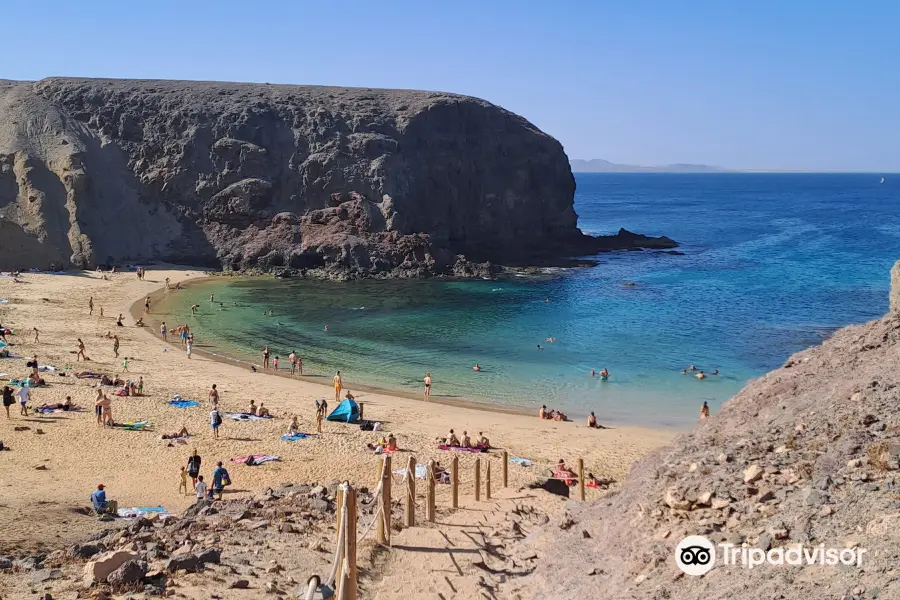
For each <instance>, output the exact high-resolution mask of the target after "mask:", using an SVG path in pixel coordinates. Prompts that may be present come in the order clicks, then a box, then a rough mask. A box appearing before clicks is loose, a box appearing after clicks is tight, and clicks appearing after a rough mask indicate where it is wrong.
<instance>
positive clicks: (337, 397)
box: [334, 371, 344, 404]
mask: <svg viewBox="0 0 900 600" xmlns="http://www.w3.org/2000/svg"><path fill="white" fill-rule="evenodd" d="M342 389H344V382H343V381H342V380H341V372H340V371H338V372H337V374H336V375H335V376H334V403H335V404H337V403H339V402H340V401H341V390H342Z"/></svg>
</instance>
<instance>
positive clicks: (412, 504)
mask: <svg viewBox="0 0 900 600" xmlns="http://www.w3.org/2000/svg"><path fill="white" fill-rule="evenodd" d="M404 516H405V517H406V519H405V521H406V526H407V527H414V526H415V524H416V457H415V456H410V457H409V460H408V461H407V463H406V514H405V515H404Z"/></svg>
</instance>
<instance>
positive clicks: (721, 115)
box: [0, 0, 900, 173]
mask: <svg viewBox="0 0 900 600" xmlns="http://www.w3.org/2000/svg"><path fill="white" fill-rule="evenodd" d="M36 4H37V5H39V6H40V8H41V11H40V15H39V20H40V29H39V32H40V33H39V35H40V39H39V40H37V43H36V40H35V31H36V30H35V29H34V28H33V27H24V26H23V27H10V28H8V30H7V32H6V36H5V41H6V42H7V45H8V47H9V48H19V49H21V50H22V51H21V52H17V53H15V60H10V61H8V63H7V64H6V65H5V66H4V68H3V69H2V70H0V78H5V79H13V80H38V79H42V78H45V77H51V76H71V77H115V78H128V79H186V80H221V81H247V82H261V83H262V82H271V83H286V84H300V85H337V86H352V87H378V88H405V89H426V90H440V91H447V92H454V93H459V94H467V95H472V96H477V97H480V98H484V99H486V100H488V101H490V102H493V103H495V104H498V105H500V106H503V107H504V108H507V109H509V110H511V111H513V112H515V113H517V114H520V115H522V116H523V117H525V118H526V119H528V120H529V121H531V122H532V123H534V124H535V125H536V126H537V127H539V128H540V129H542V130H543V131H545V132H546V133H548V134H549V135H552V136H553V137H555V138H556V139H558V140H559V141H560V142H561V143H562V144H563V146H564V147H565V150H566V153H567V154H568V156H569V157H570V158H573V159H575V158H581V159H584V160H590V159H592V158H602V159H605V160H608V161H610V162H614V163H620V164H630V165H668V164H673V163H691V164H705V165H713V166H719V167H723V168H727V169H735V170H749V171H821V172H831V171H836V172H875V173H877V172H884V173H896V172H900V143H898V140H897V132H900V111H898V110H897V106H900V76H898V74H900V67H898V66H897V63H896V57H897V56H900V36H897V35H895V33H896V31H895V27H894V25H893V24H894V23H896V22H897V17H900V8H898V7H897V6H896V5H894V4H892V3H888V2H885V1H881V0H878V1H876V2H873V3H869V4H867V5H866V10H864V11H863V10H861V9H860V8H859V7H853V6H850V5H844V4H840V3H837V2H825V3H821V2H818V3H813V2H809V1H807V0H798V1H797V2H793V3H775V2H762V3H756V4H754V5H752V6H746V7H743V6H742V7H738V8H734V7H728V6H721V5H719V4H718V3H713V2H704V1H701V2H697V3H695V4H692V5H691V8H690V10H683V9H681V8H678V7H676V6H674V5H670V4H668V3H662V2H644V3H627V4H613V3H609V2H583V1H580V0H576V1H573V2H570V3H566V4H565V5H563V6H550V5H544V4H540V3H536V2H524V3H523V2H518V3H512V2H506V1H502V0H501V1H498V2H495V3H491V5H489V6H484V5H482V3H476V2H472V1H471V0H463V1H461V2H458V3H454V4H452V5H444V6H425V5H422V4H421V3H413V2H406V1H402V2H400V1H395V2H390V3H387V4H379V5H371V4H369V3H364V2H360V1H356V0H351V1H348V2H344V3H342V4H341V6H334V5H332V4H331V3H327V2H319V1H311V2H306V3H303V4H302V5H299V4H293V3H289V2H286V1H283V0H273V2H271V3H270V4H269V5H268V6H267V8H266V10H265V11H262V10H247V7H246V5H245V4H243V3H239V2H236V1H235V0H223V1H221V2H217V3H215V4H213V3H211V2H198V3H190V4H187V3H177V2H173V1H172V0H162V1H160V2H156V3H154V4H153V5H152V6H150V5H135V6H131V5H123V4H121V3H119V2H113V1H112V0H95V1H92V2H88V3H86V4H85V3H82V4H79V5H72V4H70V3H63V2H61V1H59V0H45V1H43V2H39V3H20V4H13V5H11V6H9V7H6V9H5V17H6V20H7V22H8V23H28V22H31V21H33V20H34V19H35V17H36V14H37V10H36V8H35V5H36ZM783 4H784V5H783ZM787 4H789V5H787Z"/></svg>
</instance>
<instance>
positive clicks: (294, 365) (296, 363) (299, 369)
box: [210, 296, 340, 377]
mask: <svg viewBox="0 0 900 600" xmlns="http://www.w3.org/2000/svg"><path fill="white" fill-rule="evenodd" d="M210 298H212V296H210ZM271 354H272V352H271V351H270V350H269V347H268V346H266V347H265V348H263V352H262V355H263V369H269V368H270V367H271V369H272V370H273V371H276V372H277V371H278V361H279V360H280V359H279V356H278V355H277V354H276V355H275V358H274V359H272V360H271V361H270V357H271ZM288 361H289V362H290V365H291V377H293V376H294V375H295V374H298V373H299V374H300V376H301V377H303V358H301V357H300V356H298V355H297V352H296V351H295V350H291V353H290V354H289V355H288ZM338 375H340V372H338Z"/></svg>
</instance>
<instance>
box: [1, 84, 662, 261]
mask: <svg viewBox="0 0 900 600" xmlns="http://www.w3.org/2000/svg"><path fill="white" fill-rule="evenodd" d="M574 190H575V181H574V178H573V177H572V173H571V171H570V168H569V164H568V160H567V158H566V155H565V153H564V152H563V149H562V147H561V146H560V144H559V143H558V142H557V141H556V140H554V139H553V138H551V137H550V136H548V135H546V134H544V133H543V132H541V131H539V130H538V129H537V128H536V127H534V126H533V125H532V124H530V123H529V122H527V121H526V120H525V119H523V118H521V117H519V116H517V115H515V114H512V113H510V112H508V111H506V110H503V109H501V108H499V107H497V106H494V105H492V104H490V103H488V102H485V101H483V100H479V99H476V98H470V97H464V96H458V95H452V94H446V93H436V92H417V91H401V90H374V89H349V88H331V87H301V86H285V85H258V84H231V83H201V82H178V81H131V80H89V79H64V78H53V79H46V80H42V81H39V82H36V83H31V82H29V83H17V82H8V81H0V268H20V267H30V266H37V267H42V268H43V267H46V265H47V263H48V262H50V261H56V262H59V263H63V264H66V265H70V264H71V265H74V266H79V267H91V266H93V265H95V264H105V263H114V262H118V263H121V262H126V261H135V262H137V261H146V260H152V259H157V260H168V261H172V262H181V263H190V264H197V265H209V266H221V267H223V268H233V269H239V268H246V267H261V268H278V267H290V268H293V269H309V268H316V269H320V270H324V271H325V272H329V271H331V272H333V273H339V274H343V275H350V276H366V275H377V274H392V275H401V276H424V275H429V274H436V273H443V272H448V271H449V272H452V271H453V269H454V267H455V268H456V270H457V272H460V273H464V272H465V271H466V268H465V267H466V263H465V261H463V260H461V259H460V258H459V257H458V255H465V256H466V257H467V258H468V259H469V260H472V261H494V262H499V263H504V264H528V263H530V262H533V261H542V260H546V259H548V258H551V259H552V258H560V257H564V256H573V255H584V254H592V253H595V252H598V251H602V250H610V249H618V248H634V247H654V248H669V247H673V246H674V245H675V244H674V242H672V241H671V240H669V239H667V238H644V237H643V236H634V235H633V234H630V233H629V232H625V231H622V232H620V234H619V235H618V236H610V237H606V238H592V237H589V236H585V235H583V234H582V233H581V232H580V231H579V230H578V229H577V227H576V215H575V212H574V210H573V196H574Z"/></svg>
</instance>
